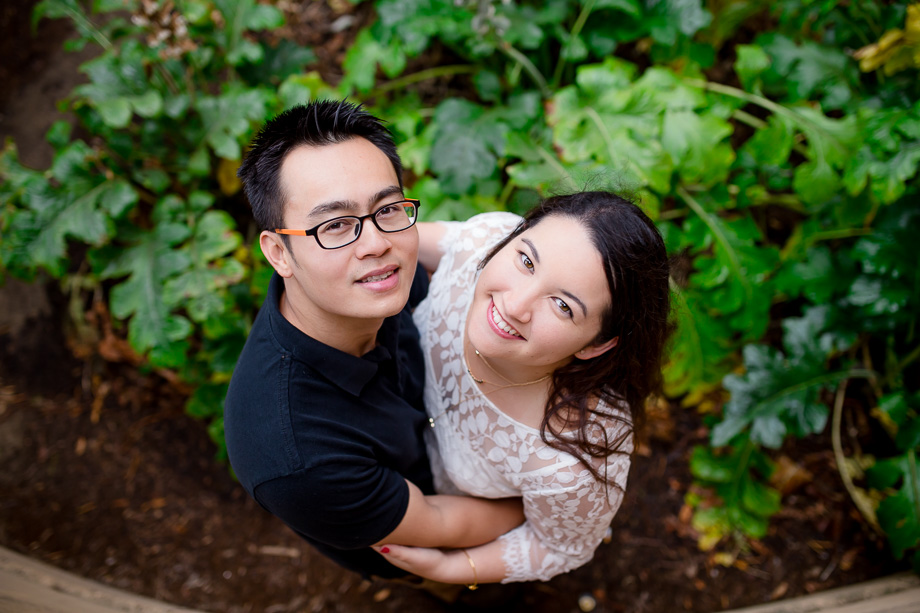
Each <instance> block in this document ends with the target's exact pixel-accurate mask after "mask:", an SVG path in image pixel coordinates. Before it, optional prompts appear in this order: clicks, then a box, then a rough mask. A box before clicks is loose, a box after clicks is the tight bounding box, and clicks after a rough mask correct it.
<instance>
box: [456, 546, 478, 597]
mask: <svg viewBox="0 0 920 613" xmlns="http://www.w3.org/2000/svg"><path fill="white" fill-rule="evenodd" d="M460 551H462V552H463V553H464V554H465V555H466V559H467V560H469V561H470V568H472V569H473V582H472V583H471V584H469V585H467V586H466V587H467V589H470V590H475V589H476V588H478V587H479V575H477V574H476V563H475V562H473V556H471V555H470V554H468V553H466V549H461V550H460Z"/></svg>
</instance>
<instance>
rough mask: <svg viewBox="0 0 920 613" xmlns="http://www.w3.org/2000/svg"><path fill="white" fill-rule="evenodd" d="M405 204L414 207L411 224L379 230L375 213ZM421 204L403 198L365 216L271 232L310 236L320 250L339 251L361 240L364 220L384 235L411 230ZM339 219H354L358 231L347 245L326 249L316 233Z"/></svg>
mask: <svg viewBox="0 0 920 613" xmlns="http://www.w3.org/2000/svg"><path fill="white" fill-rule="evenodd" d="M405 202H408V203H410V204H412V205H413V207H415V215H413V216H412V223H410V224H409V225H408V226H406V227H405V228H401V229H399V230H384V229H383V228H381V227H380V224H379V223H377V213H379V212H380V211H382V210H383V209H385V208H386V207H388V206H393V205H398V204H403V203H405ZM421 204H422V203H421V201H420V200H418V199H417V198H403V199H402V200H397V201H396V202H387V203H386V204H382V205H380V208H379V209H377V210H376V211H374V212H373V213H368V214H367V215H361V216H358V215H343V216H341V217H333V218H332V219H327V220H326V221H324V222H322V223H319V224H316V225H315V226H313V227H312V228H310V229H309V230H290V229H288V228H275V229H274V230H272V232H274V233H275V234H287V235H288V236H312V237H313V238H314V239H316V244H317V245H319V246H320V248H322V249H327V250H330V251H331V250H332V249H341V248H342V247H347V246H348V245H350V244H352V243H354V242H355V241H357V240H358V239H359V238H361V232H363V231H364V220H365V219H370V220H371V222H372V223H373V224H374V227H376V228H377V229H378V230H380V231H381V232H383V233H384V234H395V233H396V232H404V231H406V230H408V229H409V228H411V227H412V226H414V225H415V223H416V222H417V221H418V208H419V207H420V206H421ZM340 219H356V220H358V231H357V232H355V237H354V238H353V239H351V240H350V241H348V242H347V243H345V244H343V245H338V246H336V247H326V246H325V245H323V243H322V242H321V241H320V240H319V233H318V230H319V229H320V228H321V227H322V226H325V225H326V224H329V223H332V222H333V221H339V220H340Z"/></svg>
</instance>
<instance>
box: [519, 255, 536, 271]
mask: <svg viewBox="0 0 920 613" xmlns="http://www.w3.org/2000/svg"><path fill="white" fill-rule="evenodd" d="M518 253H520V252H518ZM521 264H523V265H524V268H526V269H527V270H533V262H531V261H530V258H529V257H527V254H526V253H521Z"/></svg>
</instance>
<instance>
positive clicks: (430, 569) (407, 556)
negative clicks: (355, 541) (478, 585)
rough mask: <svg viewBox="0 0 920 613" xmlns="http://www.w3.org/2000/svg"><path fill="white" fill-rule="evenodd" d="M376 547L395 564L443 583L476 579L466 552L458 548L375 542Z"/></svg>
mask: <svg viewBox="0 0 920 613" xmlns="http://www.w3.org/2000/svg"><path fill="white" fill-rule="evenodd" d="M374 549H375V550H376V551H377V552H378V553H379V554H381V555H382V556H383V557H384V558H386V560H387V562H389V563H390V564H392V565H393V566H398V567H399V568H401V569H403V570H405V571H407V572H410V573H412V574H415V575H418V576H420V577H425V578H426V579H431V580H433V581H440V582H442V583H468V584H472V583H474V580H475V579H476V578H475V577H474V576H473V570H472V568H471V567H470V564H469V562H468V561H467V559H466V555H465V554H464V553H463V552H462V551H460V550H457V549H454V550H442V549H435V548H433V547H407V546H405V545H383V546H375V547H374Z"/></svg>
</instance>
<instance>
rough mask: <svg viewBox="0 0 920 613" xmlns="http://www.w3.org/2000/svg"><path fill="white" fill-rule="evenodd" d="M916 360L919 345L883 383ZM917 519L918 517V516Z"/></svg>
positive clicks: (919, 355) (919, 353)
mask: <svg viewBox="0 0 920 613" xmlns="http://www.w3.org/2000/svg"><path fill="white" fill-rule="evenodd" d="M917 358H920V345H917V346H916V347H914V350H913V351H911V352H910V353H908V354H907V355H906V356H905V357H904V359H903V360H901V361H900V362H898V365H897V366H895V369H894V371H893V372H891V373H888V376H887V377H886V378H885V383H887V384H890V383H891V382H892V381H894V379H895V377H897V376H898V375H900V374H901V373H902V372H904V369H905V368H907V367H908V366H909V365H910V364H911V363H912V362H914V361H915V360H916V359H917ZM918 517H920V515H918Z"/></svg>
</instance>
